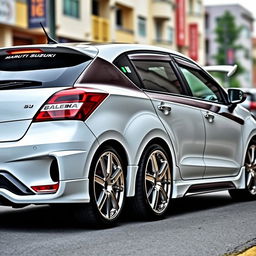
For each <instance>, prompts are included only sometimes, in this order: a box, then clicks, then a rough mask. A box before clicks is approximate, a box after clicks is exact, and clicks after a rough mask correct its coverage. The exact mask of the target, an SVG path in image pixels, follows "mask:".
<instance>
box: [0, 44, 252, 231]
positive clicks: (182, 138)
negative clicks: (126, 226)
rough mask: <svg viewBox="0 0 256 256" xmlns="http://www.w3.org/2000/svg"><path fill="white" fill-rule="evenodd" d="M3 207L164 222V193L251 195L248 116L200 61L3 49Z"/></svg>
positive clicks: (125, 50) (147, 54)
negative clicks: (58, 208) (67, 208)
mask: <svg viewBox="0 0 256 256" xmlns="http://www.w3.org/2000/svg"><path fill="white" fill-rule="evenodd" d="M0 60H1V61H0V70H1V72H0V98H1V101H0V129H1V133H0V202H1V203H2V204H3V205H10V206H15V207H17V206H25V205H28V204H51V205H58V204H61V205H63V204H68V205H71V206H73V207H72V208H73V210H74V216H75V217H76V218H78V219H79V220H80V221H81V222H87V223H90V224H94V225H100V226H110V225H114V224H115V223H116V222H117V221H118V219H119V217H120V214H121V213H122V211H123V209H124V204H125V201H126V199H127V198H130V199H131V200H129V201H130V205H129V208H128V209H127V210H128V211H130V212H132V213H134V214H135V215H137V216H139V217H141V218H144V219H157V218H162V217H163V216H164V215H165V214H166V212H167V210H168V207H169V204H170V201H171V199H172V198H178V197H183V196H187V195H192V194H197V193H204V192H210V191H219V190H229V192H230V195H231V196H232V197H233V198H236V199H241V198H242V199H254V198H255V197H256V173H255V160H256V159H255V157H256V153H255V148H256V121H255V119H254V118H253V117H252V116H251V115H250V113H249V112H248V111H246V110H245V109H244V108H242V107H240V105H239V103H241V102H242V101H243V93H242V92H241V91H240V90H236V89H230V90H229V91H228V93H226V92H225V91H224V90H223V88H222V87H221V86H219V85H218V84H217V82H216V81H215V80H214V79H213V78H212V77H211V76H210V75H209V74H208V73H207V72H206V71H205V70H204V69H203V68H201V67H200V66H199V65H198V64H197V63H195V62H194V61H192V60H191V59H189V58H187V57H185V56H183V55H182V54H180V53H178V52H175V51H169V50H166V49H163V48H158V47H153V46H143V45H133V44H129V45H127V44H109V45H87V44H83V43H79V44H75V43H74V44H50V45H31V46H18V47H10V48H2V49H1V50H0Z"/></svg>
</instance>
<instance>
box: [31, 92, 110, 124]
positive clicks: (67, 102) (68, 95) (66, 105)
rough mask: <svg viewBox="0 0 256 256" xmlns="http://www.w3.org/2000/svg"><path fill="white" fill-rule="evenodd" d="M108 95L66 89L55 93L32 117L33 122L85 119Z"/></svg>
mask: <svg viewBox="0 0 256 256" xmlns="http://www.w3.org/2000/svg"><path fill="white" fill-rule="evenodd" d="M107 96H108V94H105V93H91V92H86V91H84V90H82V89H68V90H63V91H60V92H57V93H55V94H54V95H53V96H52V97H51V98H50V99H49V100H48V101H47V102H46V103H45V104H44V105H43V107H42V108H41V110H40V111H39V112H38V113H37V114H36V116H35V117H34V122H42V121H54V120H83V121H84V120H86V119H87V118H88V117H89V116H90V115H91V113H92V112H93V111H94V110H95V109H96V108H97V107H98V106H99V105H100V103H101V102H102V101H103V100H104V99H105V98H106V97H107Z"/></svg>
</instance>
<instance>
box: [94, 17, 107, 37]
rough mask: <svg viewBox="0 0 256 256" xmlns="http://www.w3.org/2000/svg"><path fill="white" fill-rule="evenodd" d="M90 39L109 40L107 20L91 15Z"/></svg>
mask: <svg viewBox="0 0 256 256" xmlns="http://www.w3.org/2000/svg"><path fill="white" fill-rule="evenodd" d="M92 40H93V41H95V42H108V41H109V21H108V20H107V19H105V18H102V17H98V16H92Z"/></svg>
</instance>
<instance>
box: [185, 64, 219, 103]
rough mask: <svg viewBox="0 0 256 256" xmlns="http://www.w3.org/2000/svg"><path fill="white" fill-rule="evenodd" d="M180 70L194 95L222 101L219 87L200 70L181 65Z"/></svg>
mask: <svg viewBox="0 0 256 256" xmlns="http://www.w3.org/2000/svg"><path fill="white" fill-rule="evenodd" d="M181 72H182V73H183V75H184V77H185V79H186V81H187V83H188V85H189V87H190V90H191V92H192V95H193V96H194V97H196V98H200V99H203V100H208V101H215V102H221V103H222V102H223V100H222V96H221V93H220V90H219V88H218V87H217V86H216V85H215V84H213V83H212V82H211V81H210V80H209V79H208V78H206V77H205V76H204V74H203V73H202V72H201V71H200V70H197V69H192V68H188V67H186V68H185V67H181Z"/></svg>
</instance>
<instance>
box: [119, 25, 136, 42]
mask: <svg viewBox="0 0 256 256" xmlns="http://www.w3.org/2000/svg"><path fill="white" fill-rule="evenodd" d="M134 41H135V38H134V32H133V30H130V29H125V28H121V27H117V29H116V42H119V43H134Z"/></svg>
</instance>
